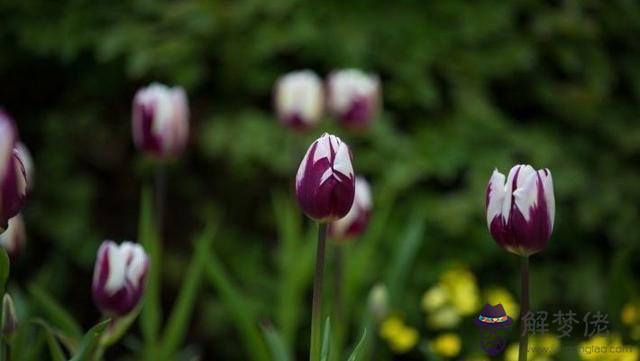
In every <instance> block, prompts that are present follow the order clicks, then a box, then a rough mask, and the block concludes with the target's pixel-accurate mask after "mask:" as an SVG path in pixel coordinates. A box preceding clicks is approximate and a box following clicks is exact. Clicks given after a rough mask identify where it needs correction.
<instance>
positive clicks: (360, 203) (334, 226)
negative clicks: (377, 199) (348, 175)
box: [329, 177, 371, 241]
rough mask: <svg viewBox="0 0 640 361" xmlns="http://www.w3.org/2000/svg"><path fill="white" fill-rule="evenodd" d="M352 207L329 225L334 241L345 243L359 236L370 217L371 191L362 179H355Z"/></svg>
mask: <svg viewBox="0 0 640 361" xmlns="http://www.w3.org/2000/svg"><path fill="white" fill-rule="evenodd" d="M355 192H356V193H355V197H354V199H353V205H351V209H350V210H349V213H347V215H346V216H344V217H343V218H340V219H339V220H337V221H335V222H333V223H331V224H330V225H329V234H330V235H331V237H332V238H333V239H334V240H337V241H345V240H348V239H353V238H355V237H357V236H359V235H361V234H362V233H363V232H364V231H365V229H366V228H367V224H368V223H369V218H370V217H371V190H370V188H369V183H368V182H367V180H366V179H364V178H363V177H356V191H355Z"/></svg>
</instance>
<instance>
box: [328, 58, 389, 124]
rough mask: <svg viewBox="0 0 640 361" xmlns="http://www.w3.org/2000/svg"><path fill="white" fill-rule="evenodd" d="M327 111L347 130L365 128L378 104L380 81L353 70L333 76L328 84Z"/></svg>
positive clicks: (336, 73) (342, 71) (338, 72)
mask: <svg viewBox="0 0 640 361" xmlns="http://www.w3.org/2000/svg"><path fill="white" fill-rule="evenodd" d="M328 93H329V94H328V97H329V100H328V103H329V109H330V111H331V112H332V113H333V114H334V116H336V117H337V119H338V121H339V122H340V123H341V124H342V125H343V126H345V127H347V128H352V129H361V128H365V127H367V126H368V125H369V124H370V123H371V121H372V120H373V118H374V117H375V115H376V113H377V111H378V107H379V103H380V81H379V80H378V77H377V76H375V75H370V74H366V73H364V72H362V71H360V70H357V69H347V70H340V71H336V72H333V73H332V74H331V75H330V76H329V80H328Z"/></svg>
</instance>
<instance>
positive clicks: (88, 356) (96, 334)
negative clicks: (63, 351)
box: [70, 319, 111, 361]
mask: <svg viewBox="0 0 640 361" xmlns="http://www.w3.org/2000/svg"><path fill="white" fill-rule="evenodd" d="M109 322H111V320H109V319H107V320H104V321H101V322H99V323H98V324H96V325H95V326H93V327H91V329H90V330H89V331H88V332H87V333H86V334H85V335H84V337H83V338H82V342H81V343H80V348H79V349H78V353H77V354H76V355H75V356H73V358H72V359H71V360H70V361H91V360H92V359H93V358H94V353H95V351H96V349H97V346H98V342H99V341H100V336H102V333H103V332H104V330H106V329H107V326H109ZM98 359H99V358H98Z"/></svg>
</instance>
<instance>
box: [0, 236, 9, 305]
mask: <svg viewBox="0 0 640 361" xmlns="http://www.w3.org/2000/svg"><path fill="white" fill-rule="evenodd" d="M10 268H11V265H10V262H9V256H8V255H7V251H6V250H5V249H4V247H0V295H4V291H5V290H6V288H7V280H9V270H10Z"/></svg>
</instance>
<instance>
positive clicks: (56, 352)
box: [31, 319, 67, 361]
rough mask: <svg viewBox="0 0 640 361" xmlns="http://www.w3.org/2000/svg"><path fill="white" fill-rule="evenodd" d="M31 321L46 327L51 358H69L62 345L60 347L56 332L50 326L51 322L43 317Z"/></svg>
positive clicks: (56, 360)
mask: <svg viewBox="0 0 640 361" xmlns="http://www.w3.org/2000/svg"><path fill="white" fill-rule="evenodd" d="M31 322H33V323H34V324H36V325H38V326H40V327H42V328H43V329H44V331H45V335H46V338H47V344H48V345H49V356H51V360H52V361H65V360H66V359H67V358H66V357H65V355H64V352H63V351H62V347H60V344H59V343H58V339H57V338H56V332H55V331H54V330H53V329H52V328H51V326H49V324H48V323H47V322H46V321H44V320H42V319H36V320H33V321H31Z"/></svg>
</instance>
